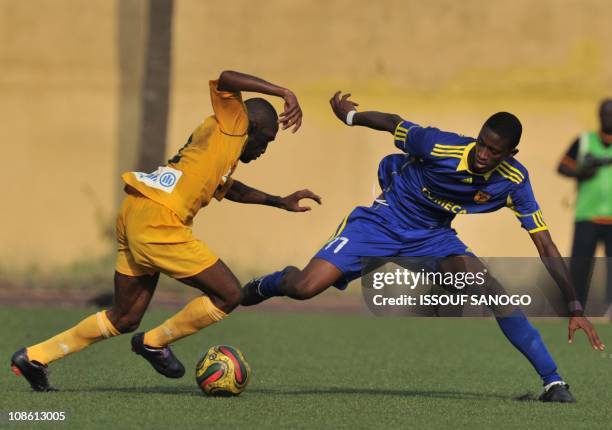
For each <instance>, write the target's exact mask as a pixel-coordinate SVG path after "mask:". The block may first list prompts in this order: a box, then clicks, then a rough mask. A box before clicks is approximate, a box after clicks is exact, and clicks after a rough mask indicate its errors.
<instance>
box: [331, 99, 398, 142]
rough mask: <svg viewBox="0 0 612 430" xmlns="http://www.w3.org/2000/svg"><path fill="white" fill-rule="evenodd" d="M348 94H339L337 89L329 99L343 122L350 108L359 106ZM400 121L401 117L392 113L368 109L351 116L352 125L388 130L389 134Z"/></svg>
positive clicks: (354, 108)
mask: <svg viewBox="0 0 612 430" xmlns="http://www.w3.org/2000/svg"><path fill="white" fill-rule="evenodd" d="M350 96H351V95H350V94H344V95H341V92H340V91H338V92H336V94H334V96H333V97H332V98H331V99H330V100H329V103H330V104H331V107H332V110H333V111H334V113H335V114H336V116H337V117H338V119H339V120H340V121H342V122H343V123H345V121H346V116H347V114H348V113H349V112H350V111H352V110H356V107H357V106H359V104H358V103H355V102H353V101H351V100H349V97H350ZM400 122H402V118H401V117H400V116H399V115H396V114H392V113H383V112H375V111H370V112H358V113H356V114H355V116H353V125H360V126H362V127H368V128H371V129H374V130H380V131H388V132H389V133H391V134H393V133H395V129H396V128H397V125H398V124H399V123H400Z"/></svg>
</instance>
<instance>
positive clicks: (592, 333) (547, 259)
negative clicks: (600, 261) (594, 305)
mask: <svg viewBox="0 0 612 430" xmlns="http://www.w3.org/2000/svg"><path fill="white" fill-rule="evenodd" d="M530 236H531V240H533V243H534V244H535V246H536V248H537V249H538V253H539V254H540V258H541V259H542V262H543V263H544V265H545V266H546V269H547V270H548V273H550V275H551V276H552V277H553V279H554V280H555V282H556V283H557V285H558V286H559V288H560V289H561V291H562V292H563V295H564V296H565V298H566V300H567V302H568V306H569V309H570V315H571V317H570V320H569V326H568V342H569V343H572V341H573V340H574V333H575V332H576V330H578V329H581V330H584V332H585V333H586V335H587V337H588V338H589V341H590V342H591V345H592V346H593V349H598V350H600V351H603V350H604V349H605V347H606V346H605V345H604V344H603V343H602V342H601V340H600V339H599V336H598V335H597V331H596V330H595V327H593V325H592V324H591V323H590V321H589V320H588V319H587V318H585V317H584V316H583V310H582V306H581V305H580V302H579V301H578V299H577V296H576V290H574V287H573V286H572V283H571V281H570V276H569V270H568V269H567V266H566V265H565V262H564V261H563V258H562V257H561V254H560V253H559V250H558V249H557V246H556V245H555V243H554V242H553V240H552V237H551V236H550V233H549V232H548V231H547V230H544V231H539V232H536V233H533V234H531V235H530Z"/></svg>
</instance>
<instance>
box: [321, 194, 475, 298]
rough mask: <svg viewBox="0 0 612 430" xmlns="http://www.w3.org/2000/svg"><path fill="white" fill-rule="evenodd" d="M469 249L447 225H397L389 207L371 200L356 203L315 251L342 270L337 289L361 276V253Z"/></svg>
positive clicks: (435, 254) (441, 253) (463, 251)
mask: <svg viewBox="0 0 612 430" xmlns="http://www.w3.org/2000/svg"><path fill="white" fill-rule="evenodd" d="M450 255H470V256H473V254H472V252H471V251H470V250H469V249H468V247H467V246H466V245H465V244H464V243H463V242H462V241H461V240H460V239H459V237H457V232H456V231H455V230H453V229H452V228H450V227H440V228H434V229H421V230H419V229H414V228H407V227H405V226H401V225H400V223H399V221H397V219H396V218H395V217H394V216H393V215H392V213H391V211H390V209H388V208H386V207H384V206H383V205H380V204H377V203H375V204H374V205H373V206H372V207H363V206H358V207H357V208H355V209H354V210H353V211H352V212H351V213H350V214H349V215H348V216H347V217H346V218H345V219H344V220H343V221H342V223H341V224H340V225H339V226H338V228H337V229H336V233H335V234H334V236H332V237H331V239H329V240H328V241H327V243H326V244H325V245H323V247H322V248H321V249H320V250H319V252H317V254H316V255H315V256H314V258H321V259H323V260H326V261H328V262H330V263H331V264H333V265H334V266H336V267H337V268H338V269H339V270H340V271H341V272H342V274H343V277H342V279H340V280H339V281H337V282H336V284H335V285H334V286H335V287H336V288H339V289H341V290H343V289H345V288H346V286H347V285H348V283H349V282H350V281H352V280H354V279H357V278H359V277H361V274H362V258H363V257H438V258H443V257H448V256H450Z"/></svg>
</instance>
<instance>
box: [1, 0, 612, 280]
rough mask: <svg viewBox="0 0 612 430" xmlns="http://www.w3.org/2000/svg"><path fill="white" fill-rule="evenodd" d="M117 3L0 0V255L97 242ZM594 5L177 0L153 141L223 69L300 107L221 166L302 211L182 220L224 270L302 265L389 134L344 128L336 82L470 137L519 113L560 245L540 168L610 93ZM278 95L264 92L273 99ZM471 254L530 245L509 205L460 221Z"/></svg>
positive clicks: (560, 187)
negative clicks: (256, 155)
mask: <svg viewBox="0 0 612 430" xmlns="http://www.w3.org/2000/svg"><path fill="white" fill-rule="evenodd" d="M117 7H118V3H117V2H113V1H107V0H96V1H79V0H56V1H51V0H48V1H44V0H31V1H27V2H17V1H13V0H0V40H1V41H2V43H1V44H0V118H2V127H0V145H1V148H2V154H3V157H4V160H5V162H4V172H3V173H4V174H3V175H2V177H3V179H4V185H3V187H2V189H3V192H2V196H3V198H2V208H3V210H2V212H1V215H0V219H1V221H2V222H1V223H0V240H1V243H2V246H1V247H0V259H1V260H2V261H3V262H4V264H5V265H13V266H14V265H16V266H25V265H28V264H31V263H37V264H39V265H41V266H50V265H54V264H59V263H66V262H70V261H73V260H74V259H77V258H81V257H83V256H88V255H89V256H95V255H99V254H102V253H103V252H105V250H106V249H107V248H106V246H107V245H106V244H105V243H104V242H103V241H102V240H101V236H100V230H101V227H100V225H99V224H100V223H99V222H98V221H97V219H96V211H97V208H98V207H99V208H100V209H101V211H102V213H103V214H104V216H106V217H107V218H108V219H111V218H112V216H113V212H114V200H113V195H114V193H115V192H116V189H117V185H116V175H115V166H116V164H117V160H116V154H117V153H118V148H117V141H118V135H119V130H117V127H118V123H119V121H118V118H117V111H118V100H119V94H118V91H119V84H118V83H119V76H118V46H117V44H118V42H117ZM611 19H612V12H611V11H610V8H609V5H608V4H607V2H606V1H603V0H602V1H599V0H591V1H570V0H562V1H557V0H545V1H544V0H543V1H535V2H534V1H527V0H518V1H514V2H502V1H488V2H487V1H474V0H472V1H463V2H455V1H442V0H434V1H429V2H425V1H392V0H388V1H381V2H367V1H363V2H359V1H355V0H352V1H338V0H336V1H310V2H299V3H298V2H292V1H280V0H278V1H266V2H258V1H243V0H241V1H227V0H225V1H196V0H178V1H177V3H176V8H175V21H174V25H175V33H174V44H173V76H172V84H171V85H172V95H171V117H170V131H169V136H168V138H169V146H170V149H169V152H170V153H173V152H174V151H175V150H176V149H178V148H179V147H180V146H182V145H183V143H184V141H185V139H186V138H187V136H188V135H189V133H190V131H191V130H192V129H193V128H194V127H195V126H196V125H197V123H198V121H199V120H200V119H202V118H203V117H205V116H207V115H209V114H210V113H211V108H210V104H209V98H208V91H207V81H208V79H210V78H215V77H216V76H217V75H218V73H219V72H220V71H221V70H223V69H236V70H241V71H246V72H250V73H253V74H256V75H259V76H261V77H264V78H266V79H269V80H271V81H274V82H277V83H279V84H282V85H285V86H288V87H291V88H293V89H294V90H295V91H296V93H297V94H298V96H299V97H300V100H301V102H302V106H303V109H304V112H305V117H304V125H303V128H302V130H300V132H299V133H298V134H296V135H292V134H289V133H281V134H280V135H279V136H278V139H277V141H276V142H275V143H274V144H273V145H272V146H271V147H270V150H269V151H268V153H267V154H266V156H265V157H264V158H263V159H261V160H258V161H257V162H256V163H253V164H250V165H243V166H240V167H239V168H238V170H237V172H236V178H238V179H240V180H243V181H244V182H247V183H249V184H251V185H252V186H255V187H258V188H261V189H263V190H265V191H268V192H271V193H278V194H284V193H290V192H292V191H294V190H297V189H299V188H302V187H310V188H311V189H313V190H314V191H316V192H318V193H320V194H321V195H322V196H323V198H324V205H323V206H322V207H320V208H314V210H313V211H312V212H310V213H307V214H291V213H286V212H281V211H279V210H274V209H271V208H265V207H251V206H240V205H237V204H235V203H232V202H222V203H216V202H215V203H212V204H211V206H210V207H208V208H206V209H205V210H203V211H202V212H201V213H200V214H199V216H198V217H197V218H196V226H195V231H196V233H197V235H198V236H199V237H201V238H202V239H204V240H205V241H207V242H208V243H209V244H210V246H211V247H212V248H213V249H214V250H216V251H217V252H218V254H219V255H221V256H222V258H224V259H225V260H226V261H227V262H229V263H230V265H232V266H235V267H236V268H237V269H238V271H239V272H241V273H246V272H248V271H251V270H256V271H262V270H270V269H274V268H276V267H278V266H280V265H282V264H285V263H294V264H298V265H299V264H303V263H305V262H306V261H307V259H308V258H309V257H310V256H311V255H312V254H313V252H314V251H316V250H317V249H318V247H319V246H320V245H321V244H322V242H323V241H324V240H325V239H326V238H327V237H328V236H329V234H330V233H331V232H332V230H333V229H334V228H335V226H336V225H337V223H338V222H339V221H340V219H341V218H342V217H343V216H344V215H345V214H346V213H347V212H348V211H350V210H351V209H352V208H353V207H354V206H355V205H357V204H369V202H370V201H371V199H372V197H373V195H374V194H375V193H376V192H377V186H376V167H377V164H378V160H379V159H380V158H381V157H382V156H384V155H385V154H388V153H390V152H393V151H394V149H393V146H392V141H391V139H390V138H389V137H388V136H385V135H382V134H380V133H375V132H371V131H368V130H364V129H357V128H354V129H350V128H347V127H343V126H342V125H341V124H340V123H339V122H337V121H336V120H335V118H334V117H333V116H332V114H331V111H330V109H329V105H328V102H327V100H328V99H329V97H330V96H331V94H332V93H333V92H334V91H335V90H337V89H342V90H350V91H352V92H353V94H354V98H355V99H356V100H358V101H359V102H360V103H361V107H362V108H363V109H375V110H383V111H389V112H396V113H399V114H401V115H402V116H404V117H405V118H408V119H412V120H415V121H419V122H422V123H424V124H432V125H436V126H439V127H441V128H446V129H451V130H455V131H458V132H461V133H464V134H475V133H477V131H478V129H479V127H480V125H481V124H482V122H483V120H484V119H486V117H487V116H488V115H489V114H490V113H492V112H494V111H498V110H510V111H512V112H514V113H516V114H517V115H518V116H519V117H520V118H521V119H522V120H523V123H524V138H523V142H522V144H521V146H520V150H521V152H520V155H519V159H520V160H521V161H522V162H523V163H524V164H526V165H527V167H528V168H530V172H531V176H532V180H533V184H534V188H535V192H536V196H537V197H538V198H539V200H540V203H541V205H542V207H543V210H544V214H545V218H546V219H547V221H548V223H549V224H550V225H551V227H552V231H553V235H554V237H555V238H556V239H557V240H558V243H559V246H560V248H561V250H562V251H563V252H564V253H567V252H568V250H569V243H570V233H571V220H572V213H571V207H570V203H571V200H572V194H573V192H572V191H573V184H572V183H571V182H570V181H566V180H563V179H561V178H559V177H557V176H556V175H555V173H554V169H555V165H556V163H557V161H558V159H559V157H560V154H561V152H562V151H564V150H565V148H566V146H567V145H568V144H569V142H570V140H571V139H572V138H573V136H575V135H576V134H577V133H578V132H579V131H580V130H582V129H583V128H585V127H593V126H595V125H596V121H595V120H596V118H595V109H596V103H597V102H598V100H599V99H600V98H601V97H603V96H604V95H606V94H608V95H609V94H610V93H612V55H611V54H612V52H611V48H610V45H609V44H610V40H612V27H610V26H609V22H611ZM276 105H277V106H280V104H279V103H276ZM456 227H457V229H458V230H459V232H460V234H461V236H462V238H463V239H464V241H465V242H466V243H467V244H469V245H470V246H471V247H472V248H473V249H474V250H475V252H477V253H478V254H481V255H485V256H503V255H525V256H527V255H535V250H534V249H533V248H532V246H531V244H530V241H529V238H528V236H527V235H526V234H524V233H522V231H521V230H520V228H519V227H518V223H517V222H516V221H515V220H514V219H513V216H512V215H511V214H510V213H509V211H504V212H503V213H497V214H492V215H480V216H474V217H464V218H460V219H459V220H458V222H457V223H456Z"/></svg>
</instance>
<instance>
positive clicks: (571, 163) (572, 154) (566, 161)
mask: <svg viewBox="0 0 612 430" xmlns="http://www.w3.org/2000/svg"><path fill="white" fill-rule="evenodd" d="M579 142H580V139H576V140H574V142H573V143H572V144H571V145H570V147H569V149H568V150H567V152H566V153H565V154H564V155H563V158H562V159H561V164H563V165H565V166H567V167H569V168H571V169H575V168H576V164H577V160H578V147H579V145H580V143H579Z"/></svg>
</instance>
